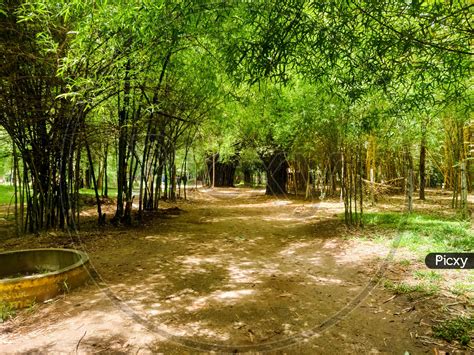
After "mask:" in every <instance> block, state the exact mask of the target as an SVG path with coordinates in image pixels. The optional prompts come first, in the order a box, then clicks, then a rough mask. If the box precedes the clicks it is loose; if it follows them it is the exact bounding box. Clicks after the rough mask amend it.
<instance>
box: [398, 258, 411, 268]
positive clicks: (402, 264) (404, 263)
mask: <svg viewBox="0 0 474 355" xmlns="http://www.w3.org/2000/svg"><path fill="white" fill-rule="evenodd" d="M398 263H399V264H400V265H401V266H410V265H411V260H409V259H402V260H400V261H399V262H398Z"/></svg>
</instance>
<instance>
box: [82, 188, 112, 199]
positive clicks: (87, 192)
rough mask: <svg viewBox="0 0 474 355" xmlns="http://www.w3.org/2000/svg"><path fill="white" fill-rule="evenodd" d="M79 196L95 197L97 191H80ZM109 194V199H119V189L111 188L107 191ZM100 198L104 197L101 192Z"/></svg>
mask: <svg viewBox="0 0 474 355" xmlns="http://www.w3.org/2000/svg"><path fill="white" fill-rule="evenodd" d="M79 194H80V195H81V196H93V197H95V190H94V189H80V190H79ZM107 194H108V195H109V197H117V189H116V188H113V187H112V188H111V187H109V188H108V189H107ZM99 196H102V192H101V191H100V190H99Z"/></svg>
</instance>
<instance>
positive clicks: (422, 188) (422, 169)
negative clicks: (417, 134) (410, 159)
mask: <svg viewBox="0 0 474 355" xmlns="http://www.w3.org/2000/svg"><path fill="white" fill-rule="evenodd" d="M425 164H426V125H425V123H423V124H422V127H421V144H420V192H419V194H420V200H424V199H425V187H426V166H425Z"/></svg>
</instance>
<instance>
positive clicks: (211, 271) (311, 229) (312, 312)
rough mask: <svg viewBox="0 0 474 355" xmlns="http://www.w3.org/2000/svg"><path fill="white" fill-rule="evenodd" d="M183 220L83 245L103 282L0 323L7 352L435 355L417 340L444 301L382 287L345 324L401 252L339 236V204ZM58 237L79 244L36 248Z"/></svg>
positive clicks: (200, 214) (242, 204)
mask: <svg viewBox="0 0 474 355" xmlns="http://www.w3.org/2000/svg"><path fill="white" fill-rule="evenodd" d="M180 208H181V209H182V210H183V212H182V213H180V214H179V215H173V214H168V215H166V216H163V217H162V218H159V219H157V218H156V219H153V220H149V221H148V222H146V226H143V227H142V228H139V229H133V230H128V231H122V230H112V231H110V230H107V232H106V233H105V232H104V233H95V234H88V235H87V236H84V237H82V242H83V243H82V246H80V245H77V244H76V245H75V247H76V248H84V250H85V251H87V252H88V253H89V255H90V257H91V260H92V263H93V265H94V267H95V269H96V271H97V274H98V276H96V279H97V281H98V284H95V283H93V282H91V284H89V285H87V286H85V287H82V288H80V289H78V290H74V291H73V292H72V293H70V294H68V295H66V296H64V297H61V298H58V299H56V300H54V301H53V302H51V303H49V304H45V305H41V306H38V307H37V309H35V310H34V311H33V312H28V311H25V312H21V314H20V315H19V316H17V317H16V318H14V319H13V320H11V321H8V322H6V323H5V324H3V325H0V332H1V333H0V353H14V352H29V351H32V352H39V353H41V352H55V351H56V352H66V353H76V352H78V353H93V352H114V353H116V352H123V353H150V352H163V353H166V354H169V353H171V354H174V353H176V354H181V353H183V352H190V353H196V352H198V349H209V348H212V347H214V346H218V347H217V349H221V350H225V351H229V352H232V351H234V350H236V351H237V350H238V351H243V350H248V351H259V350H267V349H270V350H272V352H273V353H289V354H316V353H338V352H339V353H341V352H342V353H348V352H362V353H367V352H373V353H377V352H382V353H398V354H402V353H404V352H405V351H409V352H410V353H411V354H418V353H425V352H428V351H431V349H432V346H426V345H424V343H422V342H420V340H419V338H417V336H418V335H424V334H425V333H426V329H427V327H426V324H425V323H424V322H429V319H427V317H428V318H429V316H430V312H432V311H433V310H434V307H435V308H436V307H437V304H436V303H433V300H430V301H426V302H423V301H421V302H418V303H417V304H416V307H415V306H413V309H411V310H410V311H407V307H411V304H407V302H408V301H407V300H406V299H405V298H403V297H397V298H395V299H392V300H390V301H388V302H386V301H387V300H388V299H390V298H391V296H392V295H391V294H390V293H388V292H387V291H385V290H384V289H383V288H381V287H378V286H377V287H376V288H375V289H374V290H373V291H372V292H371V293H370V294H369V295H368V296H367V297H366V298H365V299H364V300H363V301H362V302H361V304H359V305H358V306H357V307H355V308H354V309H353V310H352V311H351V312H350V313H349V314H347V315H343V316H341V317H340V318H341V319H339V321H338V322H336V320H337V319H334V318H333V317H334V315H336V314H337V312H339V311H341V310H344V309H346V310H347V309H348V308H345V307H349V306H348V305H351V304H353V305H356V304H357V302H355V301H354V299H355V298H356V297H357V296H358V295H359V294H360V293H361V291H363V290H364V289H365V288H366V286H367V285H368V284H369V282H370V280H371V278H372V277H374V275H375V271H376V270H377V268H378V267H379V266H380V265H381V260H383V259H384V258H385V256H386V255H387V252H388V250H386V249H385V248H384V247H382V246H379V245H375V244H371V243H369V242H364V243H362V242H361V243H359V242H358V243H355V242H353V241H349V240H344V239H342V238H340V235H341V233H342V226H341V223H340V221H339V220H338V219H337V218H336V214H337V213H340V212H341V210H342V206H341V205H340V204H338V203H335V202H322V203H317V202H314V203H313V202H303V201H290V200H285V199H275V198H268V197H266V196H263V192H262V191H255V190H246V189H215V190H214V191H207V190H201V191H199V192H195V193H194V194H192V201H191V202H189V203H184V204H181V205H180ZM58 238H59V239H60V240H62V245H66V246H68V245H69V244H68V243H71V242H70V240H69V239H68V238H67V237H57V236H56V237H55V238H46V239H41V238H40V239H36V240H30V241H29V247H35V246H49V245H51V243H54V244H55V245H57V243H58ZM61 238H62V239H61ZM18 247H20V246H19V245H18ZM101 279H102V280H101ZM350 308H351V309H352V308H353V307H352V306H350ZM328 322H329V323H328ZM332 322H334V323H335V324H334V325H333V326H332V327H328V329H323V330H321V328H320V326H321V325H323V328H325V326H326V325H328V324H332ZM314 333H316V334H314ZM305 334H306V335H314V336H312V337H310V338H308V339H306V340H304V341H301V340H302V339H301V338H298V337H301V336H302V335H303V337H304V335H305ZM294 337H296V341H297V343H296V344H293V342H294ZM183 344H185V345H187V346H191V347H194V349H193V348H188V347H185V346H183ZM203 344H207V345H203ZM288 344H291V346H289V347H286V348H284V349H281V350H279V349H278V348H279V347H281V346H284V345H288Z"/></svg>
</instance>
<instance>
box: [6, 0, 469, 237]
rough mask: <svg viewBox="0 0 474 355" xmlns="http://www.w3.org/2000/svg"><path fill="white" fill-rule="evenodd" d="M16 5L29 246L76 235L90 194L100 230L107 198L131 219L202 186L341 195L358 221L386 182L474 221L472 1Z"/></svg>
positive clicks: (19, 178) (18, 130) (10, 21)
mask: <svg viewBox="0 0 474 355" xmlns="http://www.w3.org/2000/svg"><path fill="white" fill-rule="evenodd" d="M0 4H1V5H0V52H1V53H2V56H1V58H2V59H1V61H2V62H1V66H0V68H1V69H0V89H1V91H0V107H1V113H0V126H1V127H2V129H3V130H4V131H5V132H6V133H7V134H8V136H9V139H8V140H6V139H5V140H2V145H1V146H0V156H1V157H3V155H5V157H3V160H2V161H3V162H5V161H6V160H5V159H9V160H8V162H7V163H4V164H8V169H7V168H5V167H3V174H4V175H6V174H7V172H6V170H10V171H11V173H10V175H12V176H11V180H12V181H13V182H14V185H15V199H14V200H15V207H16V216H17V226H18V232H19V233H20V232H23V231H30V232H35V231H37V230H40V229H44V228H51V227H60V228H70V227H74V226H77V224H78V222H79V216H80V205H81V204H80V194H79V191H80V189H81V188H83V187H86V188H93V189H94V195H95V202H96V205H97V212H98V221H99V223H104V222H106V220H107V219H106V216H105V215H104V214H103V213H102V209H101V203H102V198H103V197H106V196H107V195H108V194H109V187H114V188H116V189H117V196H116V197H117V200H116V212H115V215H114V217H113V218H111V219H110V220H111V221H112V222H114V223H131V222H132V219H133V213H132V211H133V209H134V207H133V206H136V207H135V208H136V209H137V212H138V213H137V218H140V217H141V216H142V213H143V212H144V211H147V210H155V209H157V208H158V204H159V200H160V199H161V198H170V199H175V198H177V197H178V195H181V184H184V191H183V193H184V196H185V191H186V183H187V182H188V180H190V179H192V180H193V181H194V182H195V183H196V184H197V181H198V180H200V181H202V182H203V183H204V184H209V185H233V184H234V183H235V182H236V177H241V178H242V179H243V180H244V182H245V183H246V184H249V185H251V184H258V183H262V182H264V181H265V182H266V191H267V193H268V194H280V193H288V192H295V193H297V192H298V191H300V190H303V191H305V192H306V196H307V197H308V196H310V195H317V196H318V197H319V198H324V197H325V196H327V195H331V194H332V195H338V194H339V193H340V191H342V195H341V196H342V197H343V199H344V203H345V206H346V222H347V223H348V224H356V225H358V224H361V223H362V218H361V216H362V212H363V205H364V203H363V200H364V199H367V197H368V198H369V199H370V200H371V202H372V203H374V202H375V201H374V199H375V197H374V190H375V187H376V184H379V185H380V186H381V185H383V186H391V187H393V188H400V189H403V190H404V191H406V192H407V195H408V198H407V199H408V208H409V209H411V202H410V201H411V199H412V198H413V190H414V189H415V188H418V189H419V197H420V198H422V199H423V198H424V189H425V186H430V185H431V186H440V185H441V184H443V186H444V188H448V189H452V190H453V207H460V208H461V209H462V210H463V213H466V193H467V192H466V191H467V189H468V188H469V187H470V186H471V183H472V181H473V179H474V176H473V174H472V166H473V165H472V163H471V160H470V156H471V155H470V151H469V149H470V145H469V144H470V142H471V139H472V138H471V130H470V128H469V124H470V115H471V100H470V97H471V95H472V78H471V76H470V69H471V58H470V57H471V55H472V54H473V53H472V47H471V43H472V34H473V29H472V27H471V24H472V21H471V20H472V9H473V8H474V5H472V4H470V2H468V1H451V2H446V1H434V0H430V1H401V0H396V1H388V0H387V1H373V0H366V1H343V0H337V1H331V2H319V1H309V0H308V1H303V0H284V1H278V2H263V1H262V2H259V1H255V2H247V1H242V2H239V1H234V2H191V1H185V2H178V3H174V2H167V1H145V0H142V1H136V2H134V3H133V4H130V3H129V2H126V1H120V0H111V1H78V0H74V1H68V2H64V1H57V0H36V1H26V0H24V1H17V0H3V1H2V2H1V3H0ZM0 133H1V134H2V136H3V135H4V133H3V132H0ZM10 157H12V158H10ZM415 161H417V162H418V163H417V164H415ZM0 169H2V166H0ZM0 172H2V171H1V170H0ZM387 182H389V184H388V185H387V184H386V183H387ZM377 186H378V185H377Z"/></svg>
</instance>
